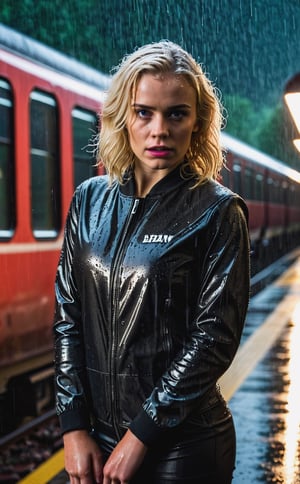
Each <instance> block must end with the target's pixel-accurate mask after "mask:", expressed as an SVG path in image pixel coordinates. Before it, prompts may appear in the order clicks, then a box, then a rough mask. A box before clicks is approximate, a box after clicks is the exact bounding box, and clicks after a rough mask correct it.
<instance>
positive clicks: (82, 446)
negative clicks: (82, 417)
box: [64, 430, 103, 484]
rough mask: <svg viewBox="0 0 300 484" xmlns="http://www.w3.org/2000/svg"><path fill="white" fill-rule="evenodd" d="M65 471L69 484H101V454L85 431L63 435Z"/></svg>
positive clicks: (75, 431)
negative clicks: (68, 477)
mask: <svg viewBox="0 0 300 484" xmlns="http://www.w3.org/2000/svg"><path fill="white" fill-rule="evenodd" d="M64 450H65V469H66V471H67V472H68V474H69V476H70V484H95V482H96V483H97V484H102V483H103V463H102V454H101V450H100V449H99V447H98V445H97V444H96V442H95V441H94V439H93V438H92V437H91V436H90V435H89V434H88V432H87V431H86V430H74V431H72V432H68V433H66V434H65V435H64Z"/></svg>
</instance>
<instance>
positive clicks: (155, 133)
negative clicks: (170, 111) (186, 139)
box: [151, 113, 169, 138]
mask: <svg viewBox="0 0 300 484" xmlns="http://www.w3.org/2000/svg"><path fill="white" fill-rule="evenodd" d="M151 135H152V137H153V138H165V137H167V136H169V127H168V122H167V120H166V119H165V117H164V116H163V114H161V113H156V114H155V116H153V119H152V125H151Z"/></svg>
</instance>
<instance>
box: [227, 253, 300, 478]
mask: <svg viewBox="0 0 300 484" xmlns="http://www.w3.org/2000/svg"><path fill="white" fill-rule="evenodd" d="M290 284H292V285H290ZM289 296H291V297H292V298H293V301H294V306H293V307H294V310H293V312H292V314H290V315H289V317H288V322H287V324H283V328H282V330H281V332H280V334H279V337H278V338H277V339H276V341H275V343H274V344H273V345H272V347H271V348H270V349H269V350H268V351H267V352H266V354H265V355H264V356H263V358H262V359H261V360H260V361H259V362H258V363H257V365H256V366H255V368H254V370H253V371H252V372H251V374H250V375H249V376H248V377H247V378H246V380H245V381H244V383H243V384H242V385H241V387H240V388H239V389H238V390H237V391H236V392H235V393H234V395H233V396H232V398H231V399H230V401H229V406H230V408H231V410H232V413H233V416H234V420H235V426H236V433H237V459H236V470H235V474H234V479H233V483H234V484H255V483H282V484H298V483H300V445H299V442H300V265H299V262H298V263H297V264H296V265H294V270H292V271H290V272H289V273H288V275H287V277H285V278H283V279H282V280H281V281H280V282H279V283H276V284H274V285H271V286H269V287H268V288H267V289H265V290H264V291H262V292H261V293H260V294H259V295H257V296H255V297H254V298H253V300H252V301H251V305H250V308H249V314H248V317H247V321H246V327H245V333H246V334H247V333H249V332H250V333H251V332H253V331H254V330H255V328H256V327H260V324H261V321H260V320H261V319H263V317H267V316H268V314H269V312H270V310H271V311H273V309H274V307H276V306H277V305H278V304H280V303H281V304H282V308H283V311H284V310H285V309H286V310H287V312H289V311H290V308H288V307H287V299H285V298H287V297H289ZM282 301H283V302H282ZM282 317H284V313H283V316H282ZM264 337H265V341H264V342H263V343H264V344H265V345H266V346H267V345H268V336H267V337H266V335H264ZM269 337H272V334H270V335H269Z"/></svg>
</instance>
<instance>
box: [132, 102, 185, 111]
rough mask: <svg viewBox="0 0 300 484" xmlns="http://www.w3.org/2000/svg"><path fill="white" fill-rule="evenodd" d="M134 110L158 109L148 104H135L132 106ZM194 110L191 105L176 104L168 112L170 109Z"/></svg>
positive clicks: (169, 107)
mask: <svg viewBox="0 0 300 484" xmlns="http://www.w3.org/2000/svg"><path fill="white" fill-rule="evenodd" d="M132 107H133V108H144V109H156V108H155V107H154V106H149V105H147V104H140V103H133V104H132ZM182 108H184V109H192V106H190V105H189V104H175V105H174V106H168V107H167V110H170V109H182Z"/></svg>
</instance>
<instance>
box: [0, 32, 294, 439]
mask: <svg viewBox="0 0 300 484" xmlns="http://www.w3.org/2000/svg"><path fill="white" fill-rule="evenodd" d="M0 62H1V64H0V271H1V278H0V433H4V432H6V431H7V430H9V427H10V426H12V427H14V426H16V425H17V424H18V423H19V422H20V421H21V420H22V418H23V417H24V416H28V415H33V414H34V413H38V412H39V411H40V409H41V407H42V406H43V405H47V404H49V396H50V398H51V390H50V393H49V392H48V391H47V392H46V393H45V388H46V389H47V388H48V389H49V387H50V386H52V375H51V372H52V359H53V356H52V329H51V326H52V318H53V308H54V307H53V305H54V304H53V303H54V294H53V286H54V277H55V271H56V266H57V262H58V256H59V251H60V248H61V244H62V236H63V226H64V220H65V217H66V213H67V210H68V207H69V203H70V199H71V196H72V193H73V191H74V188H75V187H76V186H77V185H78V184H79V183H80V182H81V181H83V180H84V179H85V178H87V177H89V176H92V175H94V174H96V173H98V172H99V171H98V170H97V169H96V168H95V166H94V161H95V160H94V158H93V154H92V153H91V151H92V148H91V149H88V148H87V145H88V144H89V140H90V139H91V137H92V135H93V133H97V131H98V129H99V126H98V115H99V112H100V111H101V103H102V101H103V96H104V95H105V90H106V89H107V87H108V85H109V82H110V79H109V76H106V75H103V74H101V73H99V72H97V71H96V70H94V69H91V68H88V67H86V66H84V65H82V64H81V63H79V62H77V61H75V60H73V59H70V58H68V57H66V56H64V55H62V54H60V53H58V52H56V51H54V50H53V49H49V48H48V47H46V46H44V45H42V44H40V43H38V42H36V41H33V40H32V39H29V38H28V37H26V36H24V35H21V34H20V33H18V32H15V31H13V30H11V29H9V28H7V27H5V26H3V25H1V24H0ZM222 140H223V145H224V148H225V149H226V151H227V160H228V169H226V170H223V172H222V182H223V183H224V184H226V185H228V186H229V187H230V188H232V189H233V190H234V191H236V192H238V193H240V194H241V195H242V196H243V197H244V198H245V199H246V201H247V202H248V206H249V212H250V235H251V242H252V245H253V248H254V254H255V256H254V259H253V260H254V261H260V260H263V261H264V263H265V262H266V261H267V260H268V258H267V257H266V256H269V255H270V254H273V255H277V256H278V252H277V253H275V250H274V251H273V250H272V251H270V250H269V248H270V246H272V247H274V249H275V248H277V249H280V250H281V253H283V252H284V251H287V250H288V249H289V248H291V247H292V246H295V245H296V244H299V240H300V173H298V172H296V171H295V170H292V169H290V168H288V167H287V166H286V165H284V164H282V163H280V162H278V161H276V160H274V159H273V158H271V157H269V156H267V155H265V154H263V153H261V152H259V151H257V150H254V149H253V148H251V147H249V146H247V145H246V144H244V143H241V142H240V141H238V140H236V139H235V138H232V137H231V136H228V135H226V134H224V135H223V138H222ZM254 265H255V266H257V267H258V265H257V264H256V262H255V264H254ZM45 382H46V383H45ZM47 382H48V383H47ZM49 382H51V383H50V384H49ZM7 423H9V424H10V425H7Z"/></svg>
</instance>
